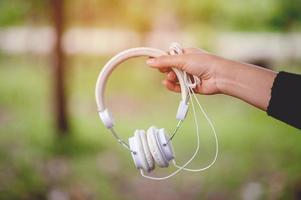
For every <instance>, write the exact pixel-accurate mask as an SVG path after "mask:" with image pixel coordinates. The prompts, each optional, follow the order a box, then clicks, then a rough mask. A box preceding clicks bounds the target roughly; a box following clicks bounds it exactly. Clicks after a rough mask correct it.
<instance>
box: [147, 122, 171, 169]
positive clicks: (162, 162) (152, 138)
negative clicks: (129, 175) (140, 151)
mask: <svg viewBox="0 0 301 200" xmlns="http://www.w3.org/2000/svg"><path fill="white" fill-rule="evenodd" d="M157 132H158V129H157V128H156V127H154V126H151V127H150V128H149V129H148V130H147V142H148V146H149V150H150V152H151V154H152V156H153V158H154V160H155V162H156V163H157V164H158V165H159V167H168V165H169V164H168V161H167V160H166V159H165V158H164V157H163V156H162V153H161V150H160V149H159V147H158V145H159V144H158V142H157V139H156V135H155V134H157Z"/></svg>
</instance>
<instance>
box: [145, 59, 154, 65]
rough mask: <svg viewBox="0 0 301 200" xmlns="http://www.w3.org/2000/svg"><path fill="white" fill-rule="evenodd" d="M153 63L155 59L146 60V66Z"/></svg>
mask: <svg viewBox="0 0 301 200" xmlns="http://www.w3.org/2000/svg"><path fill="white" fill-rule="evenodd" d="M154 61H155V59H153V58H150V59H147V60H146V64H148V65H150V64H152V63H154Z"/></svg>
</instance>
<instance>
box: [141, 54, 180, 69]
mask: <svg viewBox="0 0 301 200" xmlns="http://www.w3.org/2000/svg"><path fill="white" fill-rule="evenodd" d="M184 60H185V59H184V55H166V56H159V57H156V58H150V59H148V60H146V64H148V65H150V66H151V67H154V68H164V67H175V68H178V69H181V70H182V69H183V67H184V64H185V62H184Z"/></svg>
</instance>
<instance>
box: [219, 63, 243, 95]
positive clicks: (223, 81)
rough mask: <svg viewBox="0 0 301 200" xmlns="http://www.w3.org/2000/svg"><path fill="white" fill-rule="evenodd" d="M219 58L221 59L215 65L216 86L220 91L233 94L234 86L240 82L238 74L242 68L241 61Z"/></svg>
mask: <svg viewBox="0 0 301 200" xmlns="http://www.w3.org/2000/svg"><path fill="white" fill-rule="evenodd" d="M218 59H220V61H218V62H217V63H216V66H215V80H216V87H217V88H218V90H219V93H221V94H227V95H231V96H233V94H232V88H233V87H235V85H237V84H239V83H238V81H237V76H238V74H239V71H240V68H241V66H240V63H238V62H235V61H231V60H227V59H223V58H218Z"/></svg>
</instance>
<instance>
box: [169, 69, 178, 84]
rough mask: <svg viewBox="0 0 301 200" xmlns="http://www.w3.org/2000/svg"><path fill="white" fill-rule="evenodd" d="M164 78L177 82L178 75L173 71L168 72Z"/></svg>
mask: <svg viewBox="0 0 301 200" xmlns="http://www.w3.org/2000/svg"><path fill="white" fill-rule="evenodd" d="M166 80H169V81H173V82H178V77H177V75H176V73H175V72H174V71H170V72H168V74H167V75H166Z"/></svg>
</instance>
